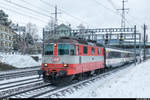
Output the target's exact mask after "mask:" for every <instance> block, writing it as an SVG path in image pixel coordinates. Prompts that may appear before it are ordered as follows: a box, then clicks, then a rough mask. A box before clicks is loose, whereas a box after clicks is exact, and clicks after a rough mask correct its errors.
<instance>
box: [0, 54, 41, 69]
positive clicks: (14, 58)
mask: <svg viewBox="0 0 150 100" xmlns="http://www.w3.org/2000/svg"><path fill="white" fill-rule="evenodd" d="M34 56H35V55H34ZM37 56H38V57H39V58H40V59H41V55H37ZM0 62H2V63H5V64H8V65H12V66H14V67H16V68H26V67H34V66H40V65H41V60H39V61H38V62H36V61H35V60H34V59H33V58H32V57H31V55H19V54H17V55H11V54H0Z"/></svg>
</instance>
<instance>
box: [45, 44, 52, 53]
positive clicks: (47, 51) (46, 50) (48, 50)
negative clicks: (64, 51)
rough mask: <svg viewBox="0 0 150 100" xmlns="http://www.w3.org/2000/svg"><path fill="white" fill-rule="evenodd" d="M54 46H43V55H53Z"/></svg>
mask: <svg viewBox="0 0 150 100" xmlns="http://www.w3.org/2000/svg"><path fill="white" fill-rule="evenodd" d="M53 51H54V44H46V45H45V46H44V55H53Z"/></svg>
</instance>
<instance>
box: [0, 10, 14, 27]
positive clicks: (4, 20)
mask: <svg viewBox="0 0 150 100" xmlns="http://www.w3.org/2000/svg"><path fill="white" fill-rule="evenodd" d="M11 23H12V21H9V20H8V15H7V14H5V12H4V11H3V10H0V25H4V26H9V25H10V24H11Z"/></svg>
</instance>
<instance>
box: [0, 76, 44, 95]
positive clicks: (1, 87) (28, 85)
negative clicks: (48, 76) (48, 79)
mask: <svg viewBox="0 0 150 100" xmlns="http://www.w3.org/2000/svg"><path fill="white" fill-rule="evenodd" d="M43 85H46V84H45V83H43V80H42V79H38V76H37V75H36V76H31V77H24V78H23V79H22V78H19V79H16V80H14V79H11V80H8V81H2V82H1V83H0V98H5V97H9V96H11V95H14V94H16V93H20V92H22V91H25V90H29V89H33V88H37V87H41V86H43Z"/></svg>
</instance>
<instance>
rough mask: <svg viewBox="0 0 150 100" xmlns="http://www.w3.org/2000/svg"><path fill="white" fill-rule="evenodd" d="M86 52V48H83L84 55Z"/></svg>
mask: <svg viewBox="0 0 150 100" xmlns="http://www.w3.org/2000/svg"><path fill="white" fill-rule="evenodd" d="M87 51H88V50H87V47H86V46H85V47H84V48H83V53H84V54H87Z"/></svg>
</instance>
